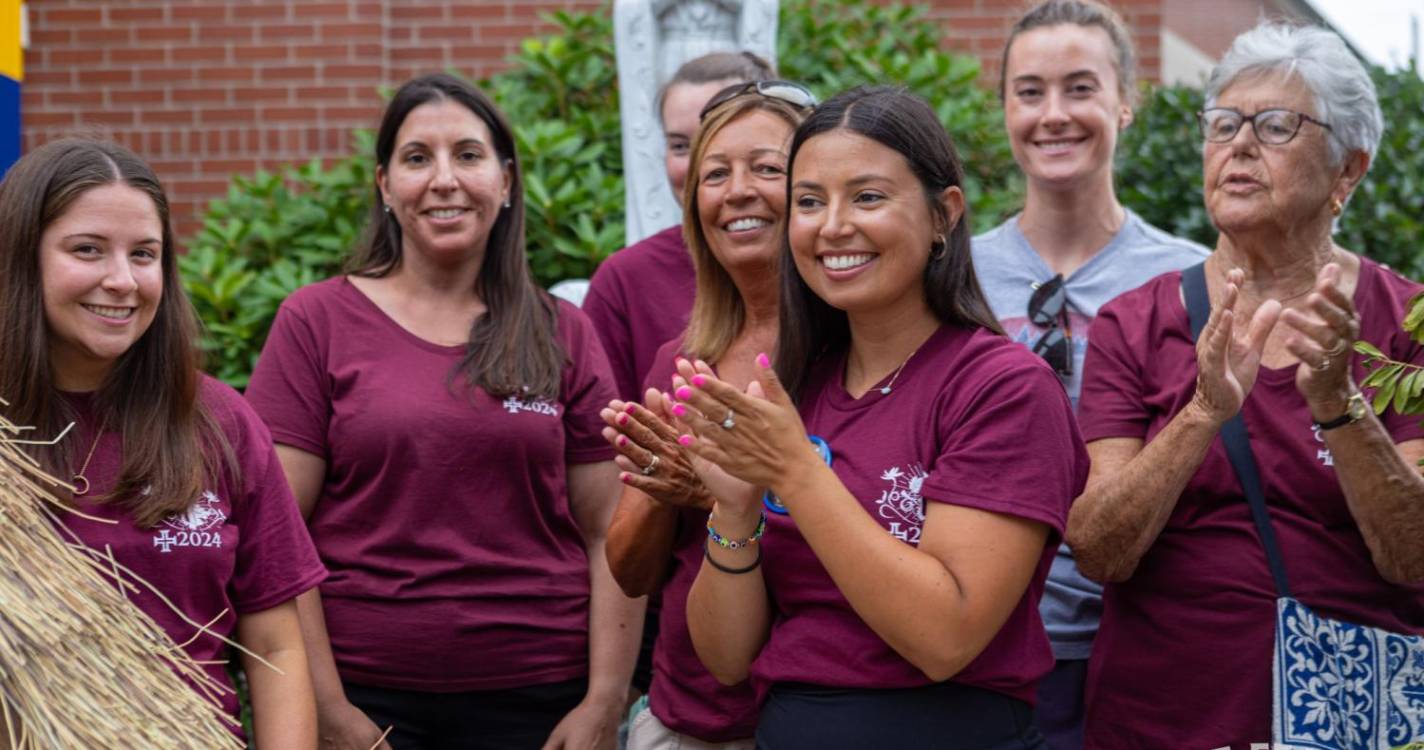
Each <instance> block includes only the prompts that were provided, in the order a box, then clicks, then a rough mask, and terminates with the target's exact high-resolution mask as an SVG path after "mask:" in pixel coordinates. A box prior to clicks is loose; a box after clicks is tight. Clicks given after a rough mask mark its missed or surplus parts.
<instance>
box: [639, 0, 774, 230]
mask: <svg viewBox="0 0 1424 750" xmlns="http://www.w3.org/2000/svg"><path fill="white" fill-rule="evenodd" d="M776 11H777V0H615V2H614V5H613V28H614V42H615V45H616V48H617V54H618V87H619V94H620V97H621V104H620V109H621V114H622V120H623V179H624V181H625V185H626V187H625V201H626V204H627V238H628V244H630V245H631V244H633V243H634V242H637V241H638V240H641V239H643V238H644V237H647V236H648V235H650V234H654V233H656V232H659V231H661V230H663V229H666V228H667V227H669V226H672V225H673V224H676V223H677V222H679V221H681V220H682V211H681V209H680V208H679V207H678V204H677V201H676V200H675V199H674V198H673V195H672V190H671V189H670V188H669V187H668V181H667V172H666V170H665V168H664V166H663V132H662V122H661V119H660V117H659V113H658V111H657V97H658V91H659V90H660V89H661V88H662V85H663V82H664V81H667V80H668V79H669V78H671V77H672V75H673V74H674V73H676V72H677V69H678V68H679V67H681V66H682V64H683V63H684V62H687V61H688V60H691V59H692V58H694V57H701V56H702V55H705V54H707V53H709V52H719V51H740V50H747V51H750V52H754V53H756V54H757V55H760V56H761V57H763V58H765V59H766V60H768V61H770V62H771V63H772V64H775V62H776Z"/></svg>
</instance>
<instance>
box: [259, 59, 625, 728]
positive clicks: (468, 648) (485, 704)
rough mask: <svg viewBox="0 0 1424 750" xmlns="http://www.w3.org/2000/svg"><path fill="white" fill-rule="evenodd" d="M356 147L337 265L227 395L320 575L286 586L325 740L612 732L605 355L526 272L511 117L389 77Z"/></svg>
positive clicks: (620, 615) (289, 307) (295, 301)
mask: <svg viewBox="0 0 1424 750" xmlns="http://www.w3.org/2000/svg"><path fill="white" fill-rule="evenodd" d="M376 163H377V165H378V167H377V173H376V186H375V187H376V200H375V202H374V207H373V209H372V216H371V224H370V227H369V228H368V238H367V241H366V243H365V244H364V246H363V247H361V248H360V249H359V250H358V251H357V253H356V255H355V257H354V258H353V259H352V261H351V263H350V268H351V272H350V273H349V274H348V275H344V276H340V277H337V278H333V279H330V280H327V281H324V282H320V283H318V284H314V285H312V286H309V287H306V288H304V289H301V290H299V291H297V292H296V293H295V294H293V295H292V296H291V298H289V299H288V300H287V301H286V302H285V303H284V304H283V305H282V307H281V309H280V310H279V312H278V315H277V319H276V321H275V323H274V325H273V329H272V333H271V335H270V338H269V339H268V342H267V345H266V348H265V349H264V351H263V353H262V357H261V361H260V362H259V363H258V366H257V370H256V372H255V373H254V374H253V377H252V384H251V386H250V387H249V389H248V392H247V395H248V398H249V399H250V400H251V401H252V403H253V404H254V405H255V406H256V407H257V410H258V412H259V413H260V414H261V415H262V416H263V418H264V419H266V420H267V422H268V424H269V425H271V427H272V432H273V435H274V437H275V439H276V441H277V443H278V448H277V451H278V455H279V456H280V457H281V459H282V463H283V465H284V467H285V468H286V471H287V476H288V479H289V480H290V481H291V484H292V487H293V491H294V494H295V495H296V497H297V501H298V503H300V505H301V508H302V511H303V513H304V514H306V515H307V517H308V523H309V525H310V528H311V531H312V537H313V539H314V540H315V542H316V545H317V549H318V550H319V551H320V552H321V554H322V558H323V560H324V561H325V562H326V564H327V567H328V568H330V569H331V571H332V575H331V579H330V580H329V581H328V582H327V584H326V585H324V586H323V587H322V590H321V595H320V597H319V598H318V597H317V596H316V595H315V592H314V593H313V595H312V596H310V597H305V598H304V599H303V600H302V619H303V627H304V628H305V629H306V635H307V642H308V647H309V650H310V651H311V659H312V670H313V677H314V682H315V685H316V690H317V698H318V708H319V715H320V719H321V730H322V736H323V738H324V740H325V741H327V742H328V743H329V745H330V746H331V747H338V748H360V750H367V749H368V748H370V747H371V744H372V743H373V742H374V741H375V740H376V738H377V737H378V736H379V734H380V728H384V727H386V726H388V725H394V726H395V730H394V732H393V733H392V734H391V736H390V742H389V745H390V746H392V747H394V748H396V749H397V750H407V749H408V748H449V747H461V748H481V747H488V748H499V749H500V750H505V749H506V748H528V747H534V748H537V747H540V746H541V745H544V746H546V747H576V748H583V747H609V746H611V743H612V742H613V737H614V733H615V731H616V728H617V725H618V722H619V719H620V718H621V712H622V710H623V707H624V705H625V703H626V696H627V686H628V678H629V673H630V672H631V670H632V665H633V656H634V651H635V649H636V646H637V628H638V625H639V623H638V616H639V614H640V613H639V612H638V611H637V608H638V607H639V606H640V605H639V603H637V602H634V601H632V600H629V599H627V598H626V597H624V596H623V595H622V593H621V592H619V591H618V587H617V584H615V583H614V581H613V578H612V576H611V575H609V573H608V566H607V562H606V560H605V556H604V552H603V540H604V532H605V530H606V528H607V524H608V519H609V517H610V516H611V514H612V511H613V507H614V503H615V501H616V499H617V492H618V483H617V473H616V468H615V467H614V465H613V463H612V461H611V460H609V459H611V458H612V454H613V451H612V449H610V448H609V446H608V445H606V444H605V443H604V441H603V438H602V436H601V435H600V434H599V431H600V428H601V427H602V422H601V421H600V420H599V417H598V411H599V409H601V408H602V407H603V406H604V405H605V404H607V403H608V401H609V399H611V398H612V397H613V388H612V385H611V380H610V377H609V375H608V367H607V363H606V362H605V361H604V358H603V354H602V351H601V350H600V349H599V346H598V342H597V339H596V338H595V337H594V334H593V331H592V330H591V329H590V327H589V325H588V322H587V320H586V319H585V318H584V317H583V315H582V314H581V313H580V312H579V311H578V310H577V309H576V308H574V307H572V306H570V305H567V304H565V303H556V302H555V301H554V300H553V299H552V298H551V297H549V296H548V295H547V294H546V293H544V292H543V291H542V290H540V289H539V288H538V287H536V286H535V284H534V281H533V279H532V276H531V274H530V271H529V268H528V263H527V261H526V259H525V254H524V209H523V205H524V204H523V190H522V184H521V181H520V173H519V163H518V161H517V159H516V157H515V151H514V140H513V136H512V135H511V131H510V128H509V126H508V124H507V123H506V122H505V120H504V118H503V116H502V115H501V114H500V113H499V112H498V111H497V110H496V109H495V107H494V105H493V104H492V103H491V102H490V101H489V99H488V98H487V97H485V95H484V94H482V93H481V92H479V91H477V90H476V89H475V88H474V87H472V86H470V85H469V84H467V83H465V82H463V81H461V80H459V79H457V78H454V77H452V76H449V75H428V76H422V77H419V78H416V79H413V80H411V81H409V82H407V83H406V84H405V85H403V86H402V87H401V88H400V89H399V90H398V91H397V92H396V94H395V96H394V98H392V100H391V102H390V104H389V105H388V106H387V108H386V112H385V115H384V117H383V118H382V121H381V126H380V130H379V132H378V133H377V137H376ZM328 644H329V646H328Z"/></svg>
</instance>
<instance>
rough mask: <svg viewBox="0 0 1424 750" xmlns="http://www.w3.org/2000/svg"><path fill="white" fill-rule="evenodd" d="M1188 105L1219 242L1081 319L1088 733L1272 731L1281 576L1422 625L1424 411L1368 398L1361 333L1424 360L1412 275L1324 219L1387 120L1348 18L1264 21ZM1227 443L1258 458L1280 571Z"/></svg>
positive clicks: (1234, 737) (1335, 211) (1336, 599)
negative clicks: (1187, 264) (1089, 613)
mask: <svg viewBox="0 0 1424 750" xmlns="http://www.w3.org/2000/svg"><path fill="white" fill-rule="evenodd" d="M1200 122H1201V128H1202V136H1203V141H1204V144H1203V149H1202V166H1203V173H1204V175H1203V176H1204V180H1203V182H1204V192H1205V199H1206V200H1205V202H1206V208H1207V212H1208V214H1209V215H1210V216H1211V219H1212V222H1213V223H1214V224H1215V225H1216V226H1217V228H1218V229H1219V230H1220V236H1219V238H1218V240H1217V247H1216V251H1215V252H1214V253H1212V255H1211V257H1210V259H1209V260H1207V261H1206V263H1205V265H1204V267H1203V266H1195V267H1193V268H1190V269H1187V270H1186V271H1183V272H1181V273H1178V272H1171V273H1167V274H1164V275H1162V276H1159V277H1158V278H1156V279H1154V280H1152V281H1151V282H1149V283H1148V284H1147V285H1145V286H1143V287H1141V288H1139V289H1136V290H1134V291H1132V292H1129V293H1128V294H1125V295H1123V296H1122V297H1119V298H1118V299H1116V300H1114V301H1113V302H1112V303H1110V304H1108V305H1107V306H1106V307H1105V308H1104V309H1103V311H1102V312H1101V313H1100V314H1099V316H1098V319H1097V320H1096V321H1095V322H1094V324H1093V331H1092V335H1093V345H1092V348H1091V350H1090V351H1089V353H1088V362H1087V377H1086V380H1085V381H1084V383H1083V399H1082V410H1081V420H1082V425H1083V432H1084V434H1085V436H1086V438H1087V439H1088V440H1089V452H1090V454H1091V455H1092V459H1093V468H1092V476H1091V478H1090V481H1089V484H1088V488H1087V490H1086V491H1085V492H1084V493H1083V495H1082V496H1081V497H1080V498H1078V500H1077V502H1076V503H1075V504H1074V506H1073V512H1072V515H1071V518H1070V522H1069V530H1068V538H1069V542H1070V543H1071V544H1072V545H1073V550H1074V552H1075V554H1076V555H1077V558H1078V562H1079V564H1080V565H1081V566H1082V569H1083V571H1084V572H1085V573H1087V574H1088V575H1089V576H1091V577H1093V578H1095V579H1097V580H1101V581H1105V582H1107V588H1106V595H1105V597H1104V603H1105V608H1104V611H1103V618H1102V625H1101V628H1100V630H1099V633H1098V640H1097V643H1096V644H1095V646H1094V648H1093V655H1092V660H1091V665H1090V668H1089V674H1088V712H1087V723H1086V745H1087V746H1088V747H1091V748H1104V749H1113V750H1116V748H1123V747H1192V748H1197V747H1200V748H1211V747H1222V746H1230V747H1247V746H1250V745H1254V744H1257V743H1260V744H1265V743H1268V742H1270V741H1272V739H1273V728H1272V721H1271V717H1272V675H1271V672H1272V663H1273V656H1272V654H1273V649H1272V635H1273V630H1274V628H1275V624H1276V607H1277V603H1276V602H1277V597H1278V595H1279V594H1280V593H1281V592H1280V587H1279V586H1278V583H1277V575H1276V574H1277V573H1278V572H1282V573H1284V574H1287V575H1288V579H1289V587H1290V590H1291V593H1292V594H1293V595H1294V597H1295V598H1296V599H1297V600H1299V601H1300V602H1302V603H1303V604H1305V605H1307V606H1309V607H1311V608H1313V609H1315V610H1316V611H1318V612H1319V613H1320V614H1321V615H1323V616H1327V617H1336V618H1340V619H1342V620H1348V621H1350V622H1353V623H1359V624H1363V625H1370V626H1374V627H1379V628H1385V629H1388V630H1391V631H1394V632H1396V633H1413V634H1421V633H1424V546H1421V545H1420V544H1419V540H1420V539H1424V514H1421V513H1420V509H1421V508H1424V477H1421V476H1420V474H1419V470H1418V468H1417V467H1416V464H1417V462H1418V461H1419V459H1420V458H1424V427H1421V426H1420V424H1419V419H1418V417H1405V416H1402V415H1397V414H1391V415H1388V416H1385V417H1382V418H1376V417H1375V416H1374V415H1373V414H1372V413H1370V410H1369V409H1368V408H1367V407H1366V404H1365V402H1364V399H1363V397H1362V395H1361V394H1360V391H1359V388H1358V385H1357V383H1358V382H1359V380H1360V379H1361V378H1362V377H1363V376H1364V373H1365V371H1364V369H1363V367H1362V365H1361V363H1360V359H1359V358H1358V357H1356V356H1355V355H1354V353H1353V349H1352V347H1353V345H1354V344H1355V342H1356V341H1360V340H1367V341H1370V342H1372V343H1374V344H1376V345H1378V347H1379V348H1380V349H1381V350H1382V351H1384V352H1385V354H1386V355H1387V356H1388V357H1390V358H1391V359H1394V360H1398V361H1403V362H1413V363H1416V364H1424V347H1421V345H1420V344H1419V343H1417V342H1414V341H1411V340H1410V338H1409V336H1408V335H1407V334H1406V333H1405V332H1404V331H1403V330H1401V328H1400V326H1399V321H1400V320H1401V319H1402V318H1403V316H1404V311H1405V308H1406V305H1407V302H1408V300H1409V299H1410V298H1411V297H1413V296H1414V295H1415V294H1417V293H1419V292H1420V291H1421V289H1422V288H1421V287H1420V285H1418V284H1416V283H1414V282H1411V281H1408V280H1406V279H1404V278H1403V277H1401V276H1399V275H1398V274H1395V273H1394V272H1392V271H1390V270H1388V269H1386V268H1384V267H1382V266H1380V265H1379V264H1377V263H1374V262H1372V261H1370V260H1368V259H1366V258H1363V257H1361V256H1359V255H1357V254H1355V253H1352V252H1350V251H1348V250H1346V249H1345V248H1343V247H1340V246H1339V245H1338V244H1336V243H1335V241H1334V239H1333V238H1332V236H1331V235H1332V231H1333V226H1334V224H1335V221H1336V219H1337V217H1338V216H1339V215H1340V214H1341V212H1342V211H1343V209H1344V205H1345V203H1346V202H1347V201H1348V200H1349V198H1350V195H1351V194H1352V193H1353V192H1354V190H1355V189H1356V187H1357V186H1358V185H1359V184H1360V181H1361V180H1362V179H1363V178H1364V176H1365V173H1366V170H1367V169H1368V168H1369V165H1370V161H1371V158H1372V155H1373V153H1374V151H1375V148H1376V146H1377V144H1378V143H1379V140H1380V137H1381V133H1382V129H1383V123H1382V121H1381V116H1380V110H1379V105H1378V102H1377V101H1376V95H1375V89H1374V85H1373V83H1372V82H1371V80H1370V76H1369V74H1368V73H1367V72H1366V70H1365V69H1364V67H1363V66H1362V65H1360V63H1359V62H1358V60H1356V59H1355V57H1354V56H1353V54H1351V52H1350V50H1349V48H1348V47H1347V46H1346V45H1345V43H1344V42H1343V41H1342V40H1341V39H1340V38H1339V37H1338V36H1336V35H1334V34H1332V33H1330V32H1328V31H1325V30H1323V29H1319V28H1314V27H1300V28H1292V27H1287V26H1278V25H1269V24H1266V25H1262V26H1258V27H1257V28H1255V29H1253V30H1251V31H1248V32H1246V33H1245V34H1243V35H1241V36H1239V37H1237V39H1236V41H1235V42H1234V43H1233V44H1232V46H1231V49H1230V50H1229V51H1228V52H1227V53H1226V56H1225V57H1224V58H1223V59H1222V61H1221V62H1220V63H1219V64H1218V65H1217V66H1216V69H1215V70H1214V71H1212V75H1211V78H1210V80H1209V81H1208V83H1207V89H1206V109H1205V111H1204V112H1202V113H1201V117H1200ZM1184 300H1186V302H1185V303H1184ZM1208 310H1209V317H1208V315H1207V313H1208ZM1194 320H1195V322H1194ZM1201 321H1204V327H1201V330H1200V334H1199V335H1197V334H1195V333H1194V329H1195V328H1196V326H1197V323H1198V322H1201ZM1194 338H1195V343H1194ZM1238 415H1239V417H1240V420H1241V421H1237V420H1236V419H1235V418H1236V417H1237V416H1238ZM1238 426H1240V432H1239V433H1238V432H1237V427H1238ZM1218 438H1220V439H1218ZM1228 441H1229V442H1230V443H1231V444H1234V445H1241V444H1242V443H1244V444H1245V445H1244V447H1245V448H1246V449H1247V451H1248V452H1249V453H1251V454H1254V457H1255V463H1256V465H1257V466H1258V471H1259V475H1258V476H1259V482H1260V487H1261V490H1262V491H1261V492H1260V493H1259V497H1260V498H1261V499H1262V500H1263V502H1262V503H1261V505H1262V506H1263V507H1262V510H1263V511H1264V512H1265V514H1266V515H1265V521H1266V522H1265V523H1264V524H1263V526H1262V527H1261V528H1263V529H1268V530H1270V531H1269V536H1274V537H1275V538H1276V539H1278V547H1279V552H1280V553H1281V555H1280V556H1279V557H1276V558H1275V559H1276V560H1277V561H1279V562H1280V563H1282V564H1283V565H1281V566H1279V567H1278V566H1277V565H1275V564H1271V563H1268V560H1269V559H1270V557H1268V555H1267V554H1263V546H1264V545H1266V544H1268V537H1262V536H1258V528H1257V526H1256V523H1255V522H1254V521H1253V511H1252V508H1251V503H1250V502H1248V496H1247V491H1246V490H1244V489H1243V487H1247V486H1254V483H1252V482H1249V481H1247V482H1246V483H1245V484H1243V480H1241V479H1239V478H1238V474H1237V470H1236V469H1235V467H1234V466H1233V464H1235V463H1237V461H1233V460H1230V459H1229V458H1228V448H1227V444H1228ZM1246 476H1250V474H1249V472H1248V473H1247V474H1246ZM1250 494H1251V495H1252V496H1255V495H1257V493H1255V492H1254V491H1252V492H1251V493H1250ZM1282 582H1284V581H1283V580H1282ZM1223 648H1226V649H1228V650H1229V652H1230V654H1231V656H1230V658H1222V653H1223V652H1222V649H1223ZM1340 653H1341V655H1342V657H1344V658H1342V659H1341V664H1342V665H1343V664H1344V663H1346V662H1348V661H1349V649H1348V648H1346V647H1342V649H1341V652H1340ZM1287 663H1288V664H1289V668H1290V669H1292V670H1294V669H1295V668H1297V667H1300V666H1301V664H1300V663H1298V662H1296V661H1294V660H1286V659H1285V658H1284V657H1283V658H1282V664H1283V667H1282V669H1283V670H1284V669H1286V667H1285V664H1287ZM1354 682H1355V681H1353V680H1346V681H1344V682H1339V683H1336V684H1335V685H1334V686H1333V687H1332V686H1330V685H1328V684H1324V683H1322V689H1324V690H1325V692H1326V693H1330V692H1335V691H1337V690H1338V691H1340V692H1344V693H1348V694H1353V692H1354V690H1355V689H1356V688H1357V687H1359V686H1358V685H1356V684H1353V683H1354ZM1320 697H1321V698H1324V697H1326V696H1325V695H1322V696H1320ZM1280 708H1281V709H1282V710H1286V711H1289V710H1290V709H1291V708H1292V707H1291V706H1281V707H1280ZM1295 708H1300V707H1295ZM1360 716H1363V714H1360ZM1344 718H1346V719H1347V720H1349V721H1354V720H1356V719H1358V718H1359V716H1355V717H1344ZM1321 719H1325V720H1328V719H1329V714H1328V712H1326V711H1324V708H1323V704H1322V708H1321V710H1320V712H1319V714H1318V716H1317V719H1316V720H1317V721H1318V720H1321ZM1276 729H1277V730H1279V729H1280V727H1279V726H1278V727H1276ZM1341 731H1344V730H1343V729H1342V730H1341ZM1410 739H1417V737H1412V738H1411V737H1405V738H1402V739H1401V740H1400V741H1401V742H1406V741H1408V740H1410ZM1391 744H1396V743H1391Z"/></svg>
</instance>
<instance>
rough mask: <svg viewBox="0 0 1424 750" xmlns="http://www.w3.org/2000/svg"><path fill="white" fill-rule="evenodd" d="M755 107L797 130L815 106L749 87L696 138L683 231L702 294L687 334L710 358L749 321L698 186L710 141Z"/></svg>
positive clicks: (688, 343)
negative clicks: (714, 243)
mask: <svg viewBox="0 0 1424 750" xmlns="http://www.w3.org/2000/svg"><path fill="white" fill-rule="evenodd" d="M753 112H770V113H771V114H773V115H776V116H777V117H780V118H781V119H783V120H785V121H786V123H787V124H788V125H790V126H791V127H792V129H793V130H794V129H795V128H796V127H797V126H799V125H800V124H801V121H802V120H804V119H806V115H807V114H809V112H810V111H809V110H803V109H801V108H799V107H797V106H795V105H793V104H791V103H789V102H786V101H782V100H781V99H775V98H772V97H767V96H763V95H761V94H758V93H756V92H748V93H746V94H742V95H740V96H736V97H733V98H731V99H728V100H727V101H726V102H723V103H722V104H719V105H718V106H717V108H716V109H713V110H712V111H711V112H708V113H707V116H706V118H705V119H703V121H702V124H701V126H699V127H698V128H697V135H695V136H694V137H693V139H692V156H691V159H690V160H689V162H688V171H687V183H686V185H684V187H683V203H682V205H683V206H684V209H683V212H682V235H683V238H684V239H685V241H686V242H687V250H688V252H689V253H691V255H692V264H693V266H694V267H695V268H696V269H697V297H696V298H695V299H694V300H693V303H692V315H691V317H690V318H689V319H688V323H687V331H686V332H685V333H684V334H683V337H682V350H683V353H685V354H687V355H688V356H690V357H695V358H697V359H702V360H705V361H707V362H716V361H717V360H718V359H720V358H721V357H722V355H723V354H725V353H726V351H727V348H728V347H730V346H731V345H732V341H733V339H735V338H736V337H737V334H738V333H741V330H742V326H743V325H745V324H746V317H747V310H746V303H745V302H744V301H743V300H742V295H741V292H739V291H737V285H736V284H735V283H733V281H732V275H731V274H729V273H727V269H726V268H723V267H722V264H721V262H719V261H718V260H717V257H716V256H715V255H713V254H712V248H711V247H710V246H709V245H708V243H707V234H706V233H705V232H704V231H703V230H702V221H701V219H700V218H699V210H698V209H699V206H698V202H697V189H698V187H699V186H700V185H701V183H702V175H701V172H702V170H701V166H702V159H703V157H705V156H706V155H707V146H708V144H710V143H711V142H712V138H713V137H714V136H716V135H717V133H719V132H721V130H722V128H725V127H726V126H728V125H730V124H731V123H733V122H736V121H737V120H739V119H741V118H742V117H743V116H745V115H749V114H751V113H753ZM777 220H778V225H777V226H778V229H782V230H784V228H785V226H786V217H785V215H783V216H780V217H778V219H777ZM772 265H773V266H774V265H775V261H772Z"/></svg>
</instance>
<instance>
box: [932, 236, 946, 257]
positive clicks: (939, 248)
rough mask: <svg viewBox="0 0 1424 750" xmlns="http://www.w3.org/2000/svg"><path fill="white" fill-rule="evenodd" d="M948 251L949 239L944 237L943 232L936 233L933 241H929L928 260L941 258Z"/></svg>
mask: <svg viewBox="0 0 1424 750" xmlns="http://www.w3.org/2000/svg"><path fill="white" fill-rule="evenodd" d="M948 252H949V240H947V239H945V237H944V234H943V233H941V234H936V235H935V238H934V241H933V242H931V243H930V260H943V259H944V256H945V254H946V253H948Z"/></svg>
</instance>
